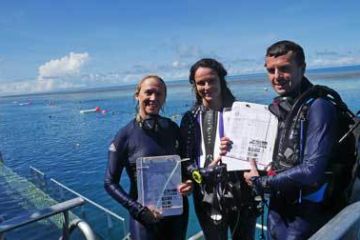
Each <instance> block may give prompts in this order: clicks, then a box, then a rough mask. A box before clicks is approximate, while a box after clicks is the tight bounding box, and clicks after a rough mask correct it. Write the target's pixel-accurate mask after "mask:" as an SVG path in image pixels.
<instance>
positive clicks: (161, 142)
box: [104, 75, 192, 240]
mask: <svg viewBox="0 0 360 240" xmlns="http://www.w3.org/2000/svg"><path fill="white" fill-rule="evenodd" d="M135 98H136V100H137V101H138V112H137V115H136V117H135V118H134V119H132V120H131V121H130V122H129V123H128V124H127V125H126V126H125V127H123V128H122V129H120V131H119V132H118V133H117V135H116V136H115V138H114V140H113V142H112V144H111V145H110V148H109V161H108V166H107V170H106V174H105V183H104V185H105V189H106V191H107V192H108V193H109V194H110V195H111V196H112V197H113V198H114V199H115V200H116V201H118V202H119V203H120V204H121V205H122V206H123V207H125V208H126V209H128V211H129V213H130V235H131V236H130V237H131V239H139V240H140V239H141V240H142V239H146V240H150V239H151V240H153V239H154V240H155V239H156V240H157V239H179V240H183V239H185V237H186V228H187V222H188V202H187V199H186V197H184V198H183V203H184V205H183V206H184V208H183V214H182V215H179V216H170V217H164V218H159V216H158V214H156V213H155V212H153V211H152V210H150V209H149V208H147V207H146V206H143V205H141V204H140V203H139V202H137V194H138V193H137V184H136V159H137V158H139V157H149V156H161V155H173V154H179V128H178V126H177V125H176V123H174V122H172V121H171V120H170V119H168V118H164V117H161V116H160V115H159V112H160V109H161V108H162V106H163V104H164V102H165V99H166V85H165V83H164V81H163V80H162V79H161V78H160V77H158V76H155V75H149V76H146V77H144V78H143V79H142V80H141V81H140V82H139V83H138V85H137V88H136V91H135ZM123 169H125V170H126V172H127V174H128V176H129V179H130V192H129V193H127V192H125V190H124V189H123V187H122V186H121V185H120V184H119V182H120V177H121V174H122V171H123ZM191 188H192V185H191V183H190V182H186V183H183V184H180V186H179V187H178V191H179V192H180V193H181V194H183V195H185V194H187V193H188V192H190V191H191Z"/></svg>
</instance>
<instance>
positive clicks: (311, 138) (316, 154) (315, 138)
mask: <svg viewBox="0 0 360 240" xmlns="http://www.w3.org/2000/svg"><path fill="white" fill-rule="evenodd" d="M307 118H308V122H307V129H306V134H305V138H306V139H305V148H304V157H303V161H302V163H301V164H299V165H297V166H295V167H292V168H290V169H288V170H285V171H283V172H281V173H279V174H277V175H275V176H271V177H270V176H265V177H261V178H260V179H259V180H261V182H262V183H261V185H262V186H266V187H269V188H270V190H271V191H275V192H278V191H280V192H288V191H291V190H294V187H303V186H314V185H315V184H317V183H319V181H321V180H322V179H324V176H325V170H326V167H327V163H328V159H329V158H330V154H331V150H332V147H333V145H334V143H335V142H336V126H337V117H336V109H335V106H334V105H332V104H331V103H330V102H328V101H326V100H324V99H317V100H315V101H314V102H313V103H312V105H311V106H310V108H309V110H308V117H307Z"/></svg>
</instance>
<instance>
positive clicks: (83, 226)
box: [0, 197, 95, 240]
mask: <svg viewBox="0 0 360 240" xmlns="http://www.w3.org/2000/svg"><path fill="white" fill-rule="evenodd" d="M84 203H85V201H84V199H82V198H80V197H77V198H73V199H71V200H68V201H65V202H61V203H58V204H55V205H53V206H50V207H47V208H44V209H41V210H37V211H35V212H32V213H27V214H23V215H20V216H16V217H14V218H11V219H9V220H6V221H3V222H1V223H0V239H4V236H5V233H6V232H9V231H12V230H14V229H17V228H20V227H23V226H26V225H29V224H31V223H34V222H38V221H41V220H43V219H47V218H50V217H51V216H54V215H56V214H61V213H62V214H64V224H63V234H62V236H61V238H60V239H62V240H68V239H70V234H71V232H72V231H73V230H74V229H75V228H79V230H80V232H81V233H82V234H83V236H84V237H85V239H86V240H95V234H94V232H93V231H92V229H91V227H90V226H89V225H88V224H87V223H86V222H84V221H83V220H81V219H75V220H74V221H73V222H71V223H69V210H70V209H73V208H75V207H78V206H81V205H82V204H84ZM74 223H76V224H74Z"/></svg>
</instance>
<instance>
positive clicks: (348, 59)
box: [308, 56, 360, 67]
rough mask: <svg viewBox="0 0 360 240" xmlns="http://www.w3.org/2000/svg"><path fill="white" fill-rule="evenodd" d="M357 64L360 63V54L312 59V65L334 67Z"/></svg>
mask: <svg viewBox="0 0 360 240" xmlns="http://www.w3.org/2000/svg"><path fill="white" fill-rule="evenodd" d="M357 64H360V56H337V57H333V58H330V57H326V58H325V57H316V58H314V59H312V60H311V61H310V65H311V66H312V67H332V66H346V65H357ZM308 65H309V64H308Z"/></svg>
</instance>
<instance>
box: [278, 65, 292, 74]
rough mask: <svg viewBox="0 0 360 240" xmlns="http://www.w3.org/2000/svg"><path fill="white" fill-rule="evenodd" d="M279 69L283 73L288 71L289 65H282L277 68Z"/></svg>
mask: <svg viewBox="0 0 360 240" xmlns="http://www.w3.org/2000/svg"><path fill="white" fill-rule="evenodd" d="M279 71H280V72H283V73H288V72H290V66H282V67H280V68H279Z"/></svg>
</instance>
